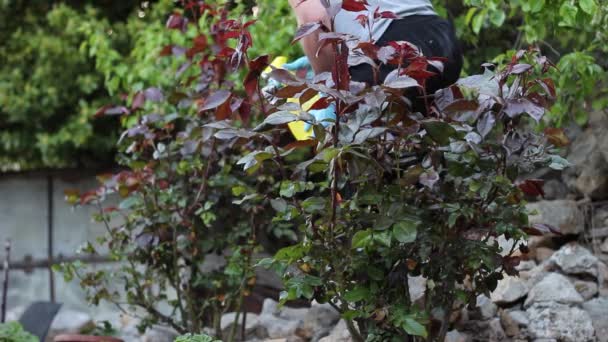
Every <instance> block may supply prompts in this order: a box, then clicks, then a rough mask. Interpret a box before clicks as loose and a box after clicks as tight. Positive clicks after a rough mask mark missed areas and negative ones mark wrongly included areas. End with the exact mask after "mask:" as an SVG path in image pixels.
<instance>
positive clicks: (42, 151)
mask: <svg viewBox="0 0 608 342" xmlns="http://www.w3.org/2000/svg"><path fill="white" fill-rule="evenodd" d="M138 3H139V2H130V1H125V2H121V4H118V5H114V6H110V7H107V4H106V5H104V8H103V11H104V12H103V13H102V11H101V10H100V9H99V8H97V7H95V6H94V4H92V5H90V6H81V5H78V4H74V5H72V6H70V5H67V4H65V3H63V2H57V3H56V4H52V3H48V2H35V3H33V2H29V1H18V0H17V1H3V2H1V3H0V22H2V27H1V28H0V40H2V42H3V43H2V47H1V48H0V122H1V124H0V162H1V163H2V167H1V169H2V170H7V169H14V170H23V169H32V168H42V167H78V166H85V167H86V166H88V167H94V166H98V165H100V164H102V165H103V164H106V165H107V164H110V163H112V155H113V153H112V151H113V146H114V142H115V140H116V129H117V124H116V122H115V121H114V120H111V119H110V118H106V119H103V120H94V119H93V113H95V111H96V109H97V108H98V106H100V105H101V103H103V102H105V101H108V97H107V94H106V92H105V91H104V88H103V82H102V81H103V79H102V78H101V75H100V74H99V72H97V71H96V70H95V65H94V61H93V60H92V59H91V58H89V57H88V56H87V54H85V53H82V52H81V51H80V45H81V43H82V42H83V41H84V40H86V39H87V35H86V33H84V32H82V31H81V30H80V27H81V26H83V25H85V24H87V25H96V24H99V23H100V22H101V21H102V20H107V19H102V18H103V17H104V16H105V15H108V16H110V19H111V20H116V19H119V18H120V19H122V18H121V17H122V16H123V15H124V12H127V13H128V12H131V11H132V10H133V9H134V8H135V9H136V8H137V7H138ZM113 9H114V10H117V12H121V11H122V13H116V12H113V11H112V10H113ZM98 29H100V30H103V29H102V28H98ZM105 32H106V31H105V30H104V33H105ZM124 38H125V37H123V39H124ZM125 41H126V40H125ZM123 42H124V41H123ZM117 43H122V42H117ZM126 45H128V44H126ZM123 46H124V45H123Z"/></svg>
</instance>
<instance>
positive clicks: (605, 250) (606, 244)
mask: <svg viewBox="0 0 608 342" xmlns="http://www.w3.org/2000/svg"><path fill="white" fill-rule="evenodd" d="M600 251H602V252H603V253H608V238H606V239H605V240H604V243H602V244H601V245H600Z"/></svg>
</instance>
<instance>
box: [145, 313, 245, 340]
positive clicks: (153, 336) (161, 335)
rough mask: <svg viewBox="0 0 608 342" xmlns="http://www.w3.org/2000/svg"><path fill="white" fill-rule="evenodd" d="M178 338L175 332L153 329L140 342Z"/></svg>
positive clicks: (159, 328)
mask: <svg viewBox="0 0 608 342" xmlns="http://www.w3.org/2000/svg"><path fill="white" fill-rule="evenodd" d="M247 318H249V316H247ZM177 336H179V334H178V333H177V331H175V330H173V329H169V328H165V327H153V328H150V329H148V330H146V332H145V333H144V335H143V336H142V337H141V342H171V341H173V340H175V338H176V337H177Z"/></svg>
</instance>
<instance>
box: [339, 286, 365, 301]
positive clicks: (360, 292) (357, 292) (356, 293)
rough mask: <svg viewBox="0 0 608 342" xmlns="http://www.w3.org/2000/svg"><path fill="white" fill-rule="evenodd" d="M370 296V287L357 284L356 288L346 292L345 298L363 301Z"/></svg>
mask: <svg viewBox="0 0 608 342" xmlns="http://www.w3.org/2000/svg"><path fill="white" fill-rule="evenodd" d="M369 296H370V294H369V289H368V288H366V287H363V286H356V287H355V288H354V289H352V290H350V291H348V292H346V293H345V294H344V299H346V300H347V301H349V302H351V303H354V302H359V301H362V300H364V299H366V298H368V297H369Z"/></svg>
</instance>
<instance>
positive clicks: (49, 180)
mask: <svg viewBox="0 0 608 342" xmlns="http://www.w3.org/2000/svg"><path fill="white" fill-rule="evenodd" d="M46 179H47V185H48V187H47V209H48V217H47V241H48V246H47V253H48V261H49V263H48V268H49V292H50V293H49V294H50V299H51V302H53V303H54V302H55V274H54V273H53V269H52V267H53V253H54V252H53V251H54V247H53V240H54V239H53V235H54V227H53V219H54V217H53V210H54V208H53V207H54V203H53V176H52V175H48V176H47V178H46Z"/></svg>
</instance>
